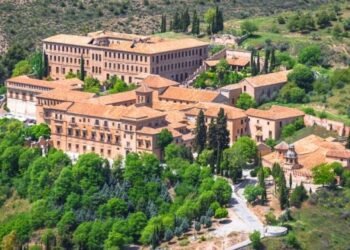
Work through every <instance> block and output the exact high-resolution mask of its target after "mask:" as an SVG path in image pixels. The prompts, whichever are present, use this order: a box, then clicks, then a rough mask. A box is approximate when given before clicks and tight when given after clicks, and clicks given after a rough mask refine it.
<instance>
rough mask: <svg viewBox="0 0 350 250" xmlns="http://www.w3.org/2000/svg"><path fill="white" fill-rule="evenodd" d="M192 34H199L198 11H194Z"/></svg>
mask: <svg viewBox="0 0 350 250" xmlns="http://www.w3.org/2000/svg"><path fill="white" fill-rule="evenodd" d="M191 32H192V34H193V35H198V34H199V18H198V15H197V11H196V10H194V11H193V17H192V29H191Z"/></svg>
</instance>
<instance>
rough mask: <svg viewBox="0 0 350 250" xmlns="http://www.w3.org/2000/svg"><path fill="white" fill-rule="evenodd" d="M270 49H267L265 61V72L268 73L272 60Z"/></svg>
mask: <svg viewBox="0 0 350 250" xmlns="http://www.w3.org/2000/svg"><path fill="white" fill-rule="evenodd" d="M270 52H271V51H270V49H268V48H266V49H265V62H264V73H265V74H267V73H268V72H269V61H270Z"/></svg>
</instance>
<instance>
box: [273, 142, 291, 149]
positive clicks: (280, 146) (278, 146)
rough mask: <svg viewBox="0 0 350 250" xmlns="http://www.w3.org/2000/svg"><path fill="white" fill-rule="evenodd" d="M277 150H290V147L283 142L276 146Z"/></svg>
mask: <svg viewBox="0 0 350 250" xmlns="http://www.w3.org/2000/svg"><path fill="white" fill-rule="evenodd" d="M275 149H277V150H288V149H289V145H288V143H286V142H285V141H281V142H280V143H278V144H277V145H276V146H275Z"/></svg>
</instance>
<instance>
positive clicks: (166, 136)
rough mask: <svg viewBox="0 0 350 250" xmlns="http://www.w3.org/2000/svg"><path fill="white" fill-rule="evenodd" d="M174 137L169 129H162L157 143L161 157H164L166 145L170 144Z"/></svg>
mask: <svg viewBox="0 0 350 250" xmlns="http://www.w3.org/2000/svg"><path fill="white" fill-rule="evenodd" d="M173 139H174V137H173V135H172V134H171V132H170V131H169V130H168V129H166V128H164V129H162V131H160V133H159V134H158V136H157V145H158V147H159V148H160V151H161V157H163V154H164V149H165V147H166V146H168V145H169V144H170V143H171V142H172V141H173Z"/></svg>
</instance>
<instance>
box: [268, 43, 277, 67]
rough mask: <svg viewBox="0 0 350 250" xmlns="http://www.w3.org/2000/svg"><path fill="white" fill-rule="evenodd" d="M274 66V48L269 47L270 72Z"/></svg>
mask: <svg viewBox="0 0 350 250" xmlns="http://www.w3.org/2000/svg"><path fill="white" fill-rule="evenodd" d="M275 67H276V56H275V48H272V49H271V60H270V69H269V70H270V72H272V71H273V70H274V69H275Z"/></svg>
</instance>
